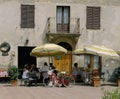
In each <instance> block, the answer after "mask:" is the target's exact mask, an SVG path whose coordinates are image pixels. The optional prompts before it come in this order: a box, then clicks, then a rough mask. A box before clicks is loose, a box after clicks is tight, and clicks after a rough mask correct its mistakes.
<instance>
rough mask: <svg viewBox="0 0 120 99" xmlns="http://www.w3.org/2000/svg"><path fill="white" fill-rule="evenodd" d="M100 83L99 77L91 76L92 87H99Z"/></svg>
mask: <svg viewBox="0 0 120 99" xmlns="http://www.w3.org/2000/svg"><path fill="white" fill-rule="evenodd" d="M100 85H101V81H100V78H99V77H94V78H93V86H94V87H99V86H100Z"/></svg>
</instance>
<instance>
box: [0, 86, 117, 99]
mask: <svg viewBox="0 0 120 99" xmlns="http://www.w3.org/2000/svg"><path fill="white" fill-rule="evenodd" d="M102 87H104V88H105V89H109V90H112V89H114V88H117V86H107V85H106V86H102ZM102 87H92V86H83V85H75V86H72V87H68V88H64V87H61V88H58V87H52V88H48V87H44V86H32V87H26V86H16V87H13V86H11V85H10V84H0V99H101V98H100V97H101V95H102V91H101V88H102Z"/></svg>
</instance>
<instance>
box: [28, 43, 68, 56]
mask: <svg viewBox="0 0 120 99" xmlns="http://www.w3.org/2000/svg"><path fill="white" fill-rule="evenodd" d="M65 53H67V50H66V49H65V48H63V47H62V46H59V45H57V44H52V43H48V44H44V45H41V46H37V47H35V48H34V49H32V51H31V53H30V55H31V56H35V57H46V56H55V55H60V54H65Z"/></svg>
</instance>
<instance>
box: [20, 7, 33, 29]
mask: <svg viewBox="0 0 120 99" xmlns="http://www.w3.org/2000/svg"><path fill="white" fill-rule="evenodd" d="M34 8H35V7H34V5H21V28H34V14H35V11H34Z"/></svg>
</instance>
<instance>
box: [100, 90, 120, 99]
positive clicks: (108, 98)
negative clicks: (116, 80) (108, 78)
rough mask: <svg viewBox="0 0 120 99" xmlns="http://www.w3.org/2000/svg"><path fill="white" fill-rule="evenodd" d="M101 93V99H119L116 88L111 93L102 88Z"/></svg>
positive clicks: (118, 92) (119, 92)
mask: <svg viewBox="0 0 120 99" xmlns="http://www.w3.org/2000/svg"><path fill="white" fill-rule="evenodd" d="M102 91H103V96H102V99H120V88H116V89H114V90H112V91H108V90H105V89H104V88H102Z"/></svg>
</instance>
